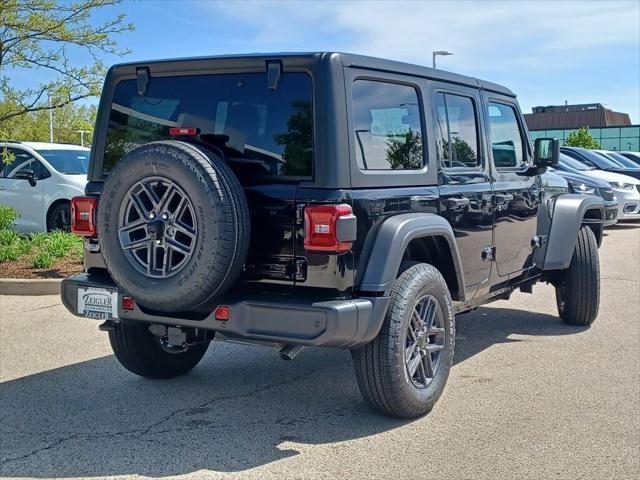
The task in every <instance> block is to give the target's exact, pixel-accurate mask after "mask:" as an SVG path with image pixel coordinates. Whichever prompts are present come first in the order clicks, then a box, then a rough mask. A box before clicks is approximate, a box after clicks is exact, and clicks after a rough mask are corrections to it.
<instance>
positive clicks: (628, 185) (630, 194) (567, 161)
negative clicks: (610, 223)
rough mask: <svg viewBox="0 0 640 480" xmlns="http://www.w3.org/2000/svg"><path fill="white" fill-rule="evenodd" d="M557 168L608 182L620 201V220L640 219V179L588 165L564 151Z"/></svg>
mask: <svg viewBox="0 0 640 480" xmlns="http://www.w3.org/2000/svg"><path fill="white" fill-rule="evenodd" d="M557 169H558V170H560V171H565V172H571V173H579V174H581V175H586V176H588V177H591V178H594V179H598V180H603V181H605V182H608V183H609V185H610V186H611V188H612V189H613V191H614V193H615V196H616V200H617V201H618V221H622V220H638V219H640V180H636V179H635V178H633V177H629V176H626V175H621V174H619V173H613V172H605V171H604V170H599V169H597V168H595V167H590V166H587V165H585V164H584V163H582V162H580V161H578V160H576V159H574V158H572V157H570V156H568V155H565V154H563V153H561V154H560V160H559V161H558V165H557Z"/></svg>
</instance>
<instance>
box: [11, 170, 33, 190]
mask: <svg viewBox="0 0 640 480" xmlns="http://www.w3.org/2000/svg"><path fill="white" fill-rule="evenodd" d="M13 178H15V179H17V180H27V181H28V182H29V185H31V186H32V187H35V186H36V179H35V177H34V175H33V170H29V169H26V168H25V169H23V170H18V171H17V172H16V174H15V175H14V176H13Z"/></svg>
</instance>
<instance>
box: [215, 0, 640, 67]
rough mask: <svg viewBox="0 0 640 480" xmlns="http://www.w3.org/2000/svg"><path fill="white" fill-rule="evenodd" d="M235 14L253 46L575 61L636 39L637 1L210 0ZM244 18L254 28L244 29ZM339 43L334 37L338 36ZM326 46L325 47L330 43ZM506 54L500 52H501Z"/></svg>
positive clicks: (408, 56)
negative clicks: (217, 0) (309, 46)
mask: <svg viewBox="0 0 640 480" xmlns="http://www.w3.org/2000/svg"><path fill="white" fill-rule="evenodd" d="M205 5H207V6H208V8H214V9H216V10H219V11H222V12H224V13H225V14H226V15H227V16H231V17H235V18H236V20H237V21H238V22H239V28H241V29H242V30H243V31H244V32H247V33H248V38H246V40H247V41H248V42H250V43H252V44H253V45H254V46H255V47H262V48H270V47H273V46H276V47H277V46H282V47H283V48H286V49H289V50H291V49H292V48H293V49H295V47H296V45H299V44H300V43H304V44H309V43H311V44H319V43H321V44H323V45H335V44H336V43H339V44H340V47H341V48H342V49H343V50H349V51H351V52H357V53H365V54H371V55H376V56H383V57H393V58H397V59H402V60H406V61H411V62H419V63H429V62H428V61H429V58H430V53H431V51H432V50H435V49H447V50H451V51H454V52H455V53H456V57H455V58H454V57H452V58H451V59H447V64H448V65H453V66H456V67H464V69H465V70H466V69H470V68H474V67H475V66H476V65H483V66H486V64H487V63H496V62H497V61H498V60H499V61H500V62H501V63H503V64H504V63H505V62H506V63H507V64H508V65H513V64H515V65H517V64H519V63H527V64H528V65H534V66H539V67H543V66H544V65H548V63H549V61H562V62H563V63H564V64H567V63H569V64H571V63H573V62H574V61H578V60H579V59H581V58H583V57H585V56H590V55H591V54H592V52H593V50H594V49H601V48H609V47H615V46H617V45H629V44H634V43H635V44H636V45H637V44H638V43H639V35H640V2H637V1H626V2H541V1H540V2H521V1H511V2H507V1H503V2H468V1H445V2H399V1H398V2H388V1H380V2H367V1H362V2H360V1H355V2H322V3H320V2H250V1H249V2H228V3H215V4H205ZM247 23H248V24H249V25H250V26H251V27H252V28H247ZM336 40H337V41H336ZM325 48H326V47H325ZM501 54H502V55H501Z"/></svg>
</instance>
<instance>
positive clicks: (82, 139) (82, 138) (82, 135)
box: [76, 130, 91, 147]
mask: <svg viewBox="0 0 640 480" xmlns="http://www.w3.org/2000/svg"><path fill="white" fill-rule="evenodd" d="M90 131H91V130H76V132H78V133H79V134H80V146H82V147H84V134H85V133H89V132H90Z"/></svg>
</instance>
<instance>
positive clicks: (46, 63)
mask: <svg viewBox="0 0 640 480" xmlns="http://www.w3.org/2000/svg"><path fill="white" fill-rule="evenodd" d="M119 3H121V0H75V1H73V2H66V1H65V2H61V1H55V0H0V102H1V103H0V125H2V124H3V123H4V122H6V121H7V120H9V119H11V118H14V117H18V116H21V115H24V114H27V113H29V112H37V111H41V110H49V109H57V108H60V107H63V106H65V105H68V104H70V103H73V102H75V101H77V100H80V99H83V98H87V97H90V96H95V95H99V94H100V88H101V86H102V82H103V80H104V74H105V71H106V67H105V65H104V63H103V61H102V57H103V56H104V55H105V54H115V55H125V54H126V53H128V50H127V49H121V48H119V47H118V44H117V43H116V41H115V40H114V38H113V37H114V35H116V34H119V33H122V32H126V31H130V30H133V25H131V24H126V23H125V22H124V15H116V16H115V17H114V18H113V19H111V20H108V21H105V22H102V23H96V22H93V21H92V18H91V16H92V14H93V13H95V12H96V11H97V10H99V9H101V8H103V7H107V6H114V5H117V4H119ZM80 52H82V54H84V55H87V54H88V56H89V58H90V59H91V60H90V61H89V62H82V65H73V64H72V63H71V61H70V56H71V55H73V54H78V53H80ZM36 69H37V70H39V71H40V72H46V76H47V78H48V79H47V80H46V81H43V82H40V83H39V84H37V85H33V86H24V85H21V84H20V83H18V81H17V80H15V79H16V78H24V77H26V76H27V75H28V73H29V71H32V70H36Z"/></svg>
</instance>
